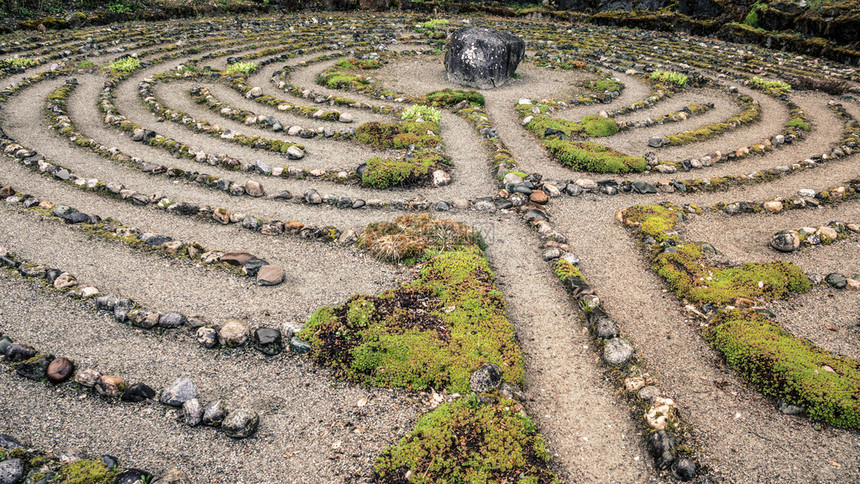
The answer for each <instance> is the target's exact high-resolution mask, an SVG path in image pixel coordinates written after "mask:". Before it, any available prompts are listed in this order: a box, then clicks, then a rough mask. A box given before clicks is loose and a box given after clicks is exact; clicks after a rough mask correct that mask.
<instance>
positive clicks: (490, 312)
mask: <svg viewBox="0 0 860 484" xmlns="http://www.w3.org/2000/svg"><path fill="white" fill-rule="evenodd" d="M300 337H302V338H304V339H306V340H307V341H309V342H310V344H311V346H312V350H311V352H310V356H311V358H312V359H313V360H315V361H317V362H318V363H320V364H323V365H326V366H330V367H332V368H333V369H334V371H335V373H336V374H337V375H338V376H339V377H340V378H343V379H345V380H348V381H356V382H361V383H365V384H368V385H373V386H384V387H403V388H410V389H414V390H420V389H425V388H428V387H431V386H432V387H433V388H436V389H441V388H445V389H447V390H448V391H449V392H459V393H464V392H468V391H469V377H470V376H471V374H472V372H474V371H475V370H477V369H478V368H479V367H480V366H481V365H483V364H485V363H494V364H497V365H499V367H500V368H501V369H502V378H503V379H504V381H507V382H510V383H514V384H520V383H522V381H523V378H524V376H523V366H522V354H521V353H520V350H519V347H518V346H517V345H516V342H515V339H514V334H513V328H512V326H511V324H510V322H509V321H508V319H507V317H506V316H505V302H504V298H503V296H502V293H501V291H499V289H498V287H496V285H495V278H494V276H493V273H492V272H491V271H490V268H489V265H488V263H487V261H486V259H485V258H484V255H483V253H482V252H481V250H480V249H478V248H472V249H465V250H460V251H447V252H442V253H440V254H439V255H438V256H436V257H434V258H433V259H431V260H430V261H428V262H427V265H426V266H424V268H423V269H422V270H421V273H420V275H419V277H418V279H417V280H416V281H415V282H413V283H411V284H408V285H405V286H402V287H400V288H397V289H394V290H389V291H386V292H383V293H382V294H380V295H379V296H378V297H369V296H354V297H353V298H351V299H350V300H349V301H348V302H347V303H346V304H345V305H343V306H339V307H335V308H330V307H323V308H321V309H319V310H318V311H317V312H316V313H314V315H313V316H311V318H310V320H309V321H308V323H307V325H306V326H305V328H304V329H303V330H302V332H301V333H300Z"/></svg>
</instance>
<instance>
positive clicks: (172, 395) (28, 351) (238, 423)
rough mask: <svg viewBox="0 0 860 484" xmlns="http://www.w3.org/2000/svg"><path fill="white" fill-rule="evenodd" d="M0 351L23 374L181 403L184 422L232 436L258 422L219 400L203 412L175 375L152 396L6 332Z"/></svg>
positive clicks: (136, 399)
mask: <svg viewBox="0 0 860 484" xmlns="http://www.w3.org/2000/svg"><path fill="white" fill-rule="evenodd" d="M0 351H2V353H3V356H4V361H5V362H6V363H10V364H14V368H15V373H16V374H17V375H19V376H21V377H23V378H27V379H30V380H35V381H43V380H47V381H48V382H50V383H51V384H54V385H59V384H62V383H64V382H66V381H67V380H70V379H71V380H72V381H74V382H75V383H77V384H79V385H81V386H82V387H86V388H93V389H95V391H96V393H98V394H99V395H100V396H102V397H105V398H106V399H108V400H110V401H113V400H115V399H117V398H119V399H120V400H121V401H123V402H131V403H141V402H152V401H158V402H160V403H162V404H164V405H167V406H171V407H183V408H184V409H185V413H186V422H187V423H188V425H190V426H196V425H198V424H200V423H201V422H202V423H203V424H205V425H208V426H211V427H219V428H220V429H221V431H223V432H224V434H225V435H227V436H228V437H232V438H235V439H244V438H247V437H250V436H251V435H253V434H254V433H255V432H256V431H257V427H258V426H259V423H260V416H259V415H257V413H256V412H253V411H248V410H242V409H239V410H234V411H231V412H229V413H228V412H227V409H226V407H225V405H224V404H223V403H222V402H221V401H220V400H216V401H214V402H212V403H211V404H210V405H208V406H207V407H206V410H205V413H204V411H203V410H202V406H201V405H200V401H199V400H198V399H197V398H196V397H197V390H196V389H195V388H194V383H193V382H192V381H191V380H190V379H188V378H178V379H177V380H176V381H175V382H173V383H172V384H171V385H170V386H168V387H167V388H165V389H164V390H163V391H162V392H161V394H160V395H159V396H158V398H156V392H155V390H153V389H152V387H150V386H149V385H147V384H145V383H135V384H133V385H127V384H126V382H125V380H123V379H122V378H120V377H118V376H114V375H103V374H101V373H99V372H98V371H96V370H94V369H92V368H84V369H78V368H76V367H75V363H74V362H73V361H72V360H70V359H68V358H65V357H57V358H55V357H54V356H53V355H51V354H47V353H41V352H39V351H37V350H36V349H35V348H33V347H32V346H29V345H26V344H21V343H15V342H13V340H12V339H11V338H9V337H8V336H3V337H2V338H0Z"/></svg>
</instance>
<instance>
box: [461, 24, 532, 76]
mask: <svg viewBox="0 0 860 484" xmlns="http://www.w3.org/2000/svg"><path fill="white" fill-rule="evenodd" d="M525 52H526V43H525V42H524V41H523V39H520V38H519V37H515V36H513V35H511V34H508V33H505V32H499V31H497V30H493V29H485V28H480V27H465V28H462V29H460V30H457V31H455V32H454V33H453V34H451V38H450V39H449V40H448V52H447V54H445V69H447V71H448V80H449V81H451V82H456V83H458V84H465V85H467V86H471V87H477V88H479V89H491V88H493V87H499V86H502V85H504V84H505V82H507V80H508V79H510V77H511V76H512V75H513V74H514V71H516V70H517V66H518V65H519V64H520V61H521V60H522V59H523V56H524V55H525Z"/></svg>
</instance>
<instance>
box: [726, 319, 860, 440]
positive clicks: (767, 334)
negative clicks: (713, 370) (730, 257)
mask: <svg viewBox="0 0 860 484" xmlns="http://www.w3.org/2000/svg"><path fill="white" fill-rule="evenodd" d="M709 337H710V339H711V341H712V344H713V345H714V347H715V348H716V349H718V350H719V351H721V352H722V353H723V354H724V355H725V357H726V361H728V363H729V364H730V365H731V366H732V367H734V368H735V370H737V371H738V372H740V373H741V374H742V375H743V376H744V377H745V378H746V379H747V380H749V381H750V382H752V383H753V384H754V385H755V386H756V387H757V388H759V390H761V391H762V393H764V394H766V395H770V396H773V397H777V398H781V399H783V400H785V401H786V402H787V403H789V404H793V405H800V406H802V407H804V408H805V409H806V411H807V414H808V415H809V417H810V418H812V419H815V420H821V421H824V422H826V423H828V424H830V425H833V426H836V427H849V428H855V429H857V428H860V361H857V360H855V359H850V358H840V357H838V356H834V355H831V354H830V353H828V352H826V351H823V350H821V349H820V348H817V347H815V345H813V344H812V343H810V342H808V341H806V340H804V339H800V338H796V337H794V336H792V335H791V334H789V333H788V332H786V331H785V330H783V329H782V328H780V327H779V326H778V325H777V324H776V323H773V322H772V321H769V320H768V319H766V318H764V317H762V316H761V315H759V314H757V313H755V312H741V311H732V312H730V313H727V314H725V315H721V316H719V317H718V318H717V319H716V320H715V321H714V322H712V323H711V325H710V327H709Z"/></svg>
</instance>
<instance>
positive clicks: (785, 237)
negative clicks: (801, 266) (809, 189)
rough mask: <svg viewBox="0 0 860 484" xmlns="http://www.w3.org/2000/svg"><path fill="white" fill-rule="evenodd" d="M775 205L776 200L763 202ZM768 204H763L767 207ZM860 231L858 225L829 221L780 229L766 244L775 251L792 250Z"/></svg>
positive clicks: (828, 243) (823, 243) (821, 243)
mask: <svg viewBox="0 0 860 484" xmlns="http://www.w3.org/2000/svg"><path fill="white" fill-rule="evenodd" d="M765 203H766V204H771V205H770V206H775V203H778V202H765ZM767 206H768V205H765V207H767ZM856 233H860V225H857V224H856V223H844V222H839V221H832V222H829V223H828V224H827V225H822V226H821V227H818V228H815V227H808V226H807V227H801V228H798V229H793V230H781V231H779V232H777V233H775V234H773V236H772V237H771V239H770V242H769V243H768V246H769V247H770V248H771V249H773V250H775V251H777V252H784V253H785V252H794V251H795V250H797V249H798V248H800V247H820V246H822V245H830V244H832V243H834V242H837V241H840V240H844V239H847V238H849V237H851V235H852V234H856Z"/></svg>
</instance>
